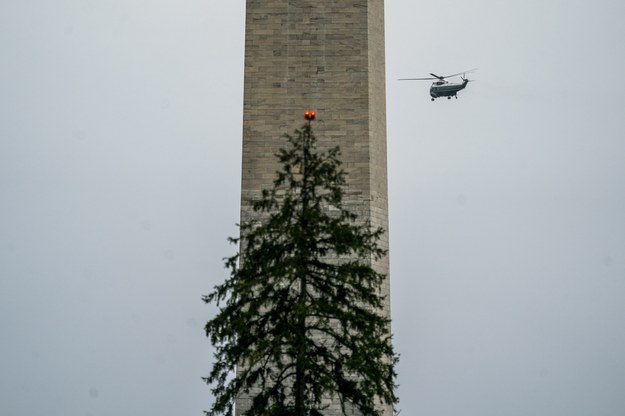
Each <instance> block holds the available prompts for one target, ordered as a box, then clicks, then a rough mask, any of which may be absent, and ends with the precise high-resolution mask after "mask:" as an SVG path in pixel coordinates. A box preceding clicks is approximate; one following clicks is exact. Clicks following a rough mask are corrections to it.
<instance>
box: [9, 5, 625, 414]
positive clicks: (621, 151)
mask: <svg viewBox="0 0 625 416" xmlns="http://www.w3.org/2000/svg"><path fill="white" fill-rule="evenodd" d="M244 12H245V4H244V1H242V0H237V1H228V2H224V1H221V2H217V1H216V0H204V1H197V0H188V1H186V0H185V1H173V0H154V1H150V2H148V1H144V0H100V1H95V0H81V1H78V0H76V1H69V0H59V1H56V2H48V1H42V0H20V1H12V0H4V1H1V2H0V334H1V338H0V414H2V415H7V416H9V415H10V416H13V415H20V416H21V415H28V416H30V415H38V414H46V415H52V416H57V415H58V416H74V415H78V416H100V415H117V416H126V415H128V416H130V415H148V414H149V415H154V416H170V415H176V416H177V415H200V414H201V412H202V410H205V409H208V407H209V405H210V402H211V397H210V392H209V389H208V388H207V387H206V386H205V385H204V384H203V383H202V381H201V379H200V378H201V377H202V376H204V375H206V374H207V373H208V371H209V369H210V365H211V354H212V350H211V346H210V344H209V342H208V340H207V339H206V338H205V337H204V335H203V331H202V327H203V324H204V322H205V321H206V320H207V319H209V318H210V317H211V316H212V315H213V313H214V309H213V308H212V307H210V306H206V305H204V304H203V303H202V302H201V296H202V295H203V294H206V293H208V292H209V291H210V290H211V288H212V287H213V285H215V284H216V283H218V282H220V281H222V280H223V279H224V278H225V277H226V276H227V275H226V271H225V270H224V269H223V264H222V258H223V257H225V256H228V255H231V254H232V253H233V252H234V250H235V247H232V246H229V245H228V244H227V242H226V237H228V236H231V235H235V234H236V233H237V229H236V227H235V226H234V224H235V223H236V222H237V221H238V214H239V186H240V168H241V161H240V160H241V131H242V127H241V123H242V94H243V38H244V22H245V15H244ZM624 15H625V3H624V2H622V1H618V0H595V1H592V2H590V1H576V0H573V1H571V0H569V1H564V0H524V1H506V2H504V1H496V0H477V1H464V2H462V1H453V2H452V1H449V0H439V1H436V2H415V1H409V0H386V46H387V48H386V57H387V60H386V70H387V121H388V146H389V153H388V160H389V205H390V207H389V215H390V237H391V288H392V310H393V330H394V333H395V347H396V349H397V351H398V352H399V353H400V354H401V361H400V364H399V366H398V368H397V370H398V372H399V383H400V388H399V396H400V400H401V402H400V404H399V407H398V409H400V410H401V411H402V415H406V416H411V415H437V416H447V415H449V416H451V415H461V414H462V415H476V416H477V415H479V416H491V415H492V416H501V415H506V416H527V415H533V416H586V415H593V416H620V415H623V414H625V394H623V392H624V391H625V390H624V389H625V323H624V322H625V133H624V128H625V106H624V104H623V100H625V81H624V79H625V43H624V40H625V25H624V24H623V16H624ZM474 67H477V68H478V71H476V72H475V73H472V74H471V76H470V78H472V79H475V80H476V82H474V83H471V84H469V86H468V88H467V89H466V90H464V91H462V92H461V93H460V94H459V99H458V100H455V99H452V100H446V99H439V100H437V101H436V102H431V101H430V98H429V95H428V89H429V83H428V82H418V81H415V82H406V81H401V82H400V81H397V79H398V78H405V77H424V76H428V73H430V72H435V73H437V74H441V75H446V74H449V73H455V72H460V71H463V70H465V69H469V68H474ZM295 127H297V126H294V128H295ZM280 133H283V132H276V134H280Z"/></svg>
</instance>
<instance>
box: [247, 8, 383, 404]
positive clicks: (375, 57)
mask: <svg viewBox="0 0 625 416" xmlns="http://www.w3.org/2000/svg"><path fill="white" fill-rule="evenodd" d="M384 78H385V71H384V1H383V0H247V6H246V26H245V86H244V111H243V161H242V162H243V163H242V167H243V168H242V169H243V171H242V184H241V222H245V221H249V220H250V219H253V218H254V215H256V213H255V212H254V211H253V210H252V209H251V203H250V202H251V200H253V199H257V198H258V197H259V196H260V194H261V191H262V189H264V188H269V187H271V185H272V182H273V179H274V178H275V172H276V170H277V169H278V165H277V163H278V162H277V161H276V158H275V156H274V154H275V153H276V152H277V151H278V149H279V148H281V147H284V139H283V137H281V136H282V134H283V133H286V132H290V131H292V130H293V129H294V128H298V127H300V126H301V125H302V124H303V122H304V118H303V114H304V111H305V110H312V111H315V112H316V114H317V120H316V121H315V122H314V123H315V125H314V128H315V135H316V136H317V138H318V141H319V145H320V147H321V148H323V147H330V146H336V145H339V146H340V148H341V152H342V162H343V168H344V169H345V171H346V173H347V181H348V182H347V190H346V192H345V198H344V200H343V202H344V205H345V206H346V207H348V208H349V209H350V210H351V211H352V212H354V213H356V214H357V215H358V217H359V218H360V219H362V220H363V221H370V223H371V225H372V226H373V227H382V228H383V229H385V230H387V229H388V209H387V173H386V172H387V168H386V108H385V99H386V98H385V80H384ZM379 244H380V246H381V247H382V248H384V249H387V248H388V235H384V237H383V239H382V240H381V241H380V242H379ZM373 266H374V268H375V269H376V270H377V271H379V272H381V273H384V274H387V275H388V257H385V258H383V259H381V260H379V261H376V262H375V264H373ZM388 282H389V279H386V284H385V287H383V288H382V295H383V296H385V297H386V299H387V302H386V305H385V310H384V311H383V313H386V314H387V315H390V304H389V302H388V299H389V284H388ZM249 405H250V402H249V397H246V396H241V397H239V399H238V400H237V403H236V413H237V415H241V414H242V413H243V412H244V411H245V409H247V408H248V407H249ZM384 411H385V414H387V415H390V414H391V412H392V409H390V406H389V408H388V409H384ZM331 414H336V415H339V414H341V410H340V407H338V405H337V407H336V411H335V412H333V413H331Z"/></svg>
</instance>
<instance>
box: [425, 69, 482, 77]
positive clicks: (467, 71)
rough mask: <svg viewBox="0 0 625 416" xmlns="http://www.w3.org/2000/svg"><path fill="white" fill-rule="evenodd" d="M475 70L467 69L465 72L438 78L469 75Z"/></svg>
mask: <svg viewBox="0 0 625 416" xmlns="http://www.w3.org/2000/svg"><path fill="white" fill-rule="evenodd" d="M476 69H477V68H473V69H469V70H466V71H462V72H458V73H457V74H452V75H445V76H444V77H440V78H441V79H443V78H451V77H457V76H458V75H464V74H469V73H471V72H473V71H475V70H476ZM430 75H434V74H430Z"/></svg>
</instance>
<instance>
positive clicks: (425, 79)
mask: <svg viewBox="0 0 625 416" xmlns="http://www.w3.org/2000/svg"><path fill="white" fill-rule="evenodd" d="M433 79H436V78H399V79H398V80H397V81H431V80H433Z"/></svg>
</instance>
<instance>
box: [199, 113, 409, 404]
mask: <svg viewBox="0 0 625 416" xmlns="http://www.w3.org/2000/svg"><path fill="white" fill-rule="evenodd" d="M285 137H286V139H287V140H288V145H289V146H288V147H287V148H286V149H280V151H279V152H278V153H277V154H276V156H277V158H278V160H279V162H280V164H281V170H280V171H279V172H277V177H276V179H275V181H274V185H273V188H271V189H267V190H264V191H263V193H262V198H260V199H259V200H257V201H255V202H254V203H253V209H254V211H256V212H257V213H258V214H259V215H258V218H260V219H257V220H255V221H249V222H245V223H242V224H241V226H240V233H241V237H240V239H239V238H231V239H230V241H231V242H233V243H235V244H240V251H239V253H237V254H235V255H234V256H232V257H230V258H228V259H226V267H227V268H229V269H230V277H229V278H228V279H227V280H226V281H225V282H224V283H223V284H221V285H218V286H216V287H215V288H214V291H213V292H212V293H210V294H209V295H207V296H205V297H204V301H205V302H207V303H209V302H214V303H216V304H217V305H218V306H219V312H218V313H217V315H216V316H215V317H214V318H213V319H212V320H210V321H209V322H208V323H207V324H206V327H205V329H206V334H207V336H208V337H209V338H210V340H211V342H212V344H213V345H214V346H215V348H216V352H215V363H214V365H213V367H212V370H211V372H210V374H209V376H208V377H206V378H205V379H204V380H205V381H206V382H207V383H208V384H209V385H211V386H212V392H213V394H214V397H215V402H214V404H213V406H212V408H211V410H210V411H208V412H206V414H207V415H208V416H216V415H220V414H224V415H226V416H232V415H233V406H234V403H235V400H236V397H237V395H238V394H240V393H244V394H248V395H250V396H251V398H252V406H251V408H250V409H249V410H248V411H247V412H246V415H247V416H269V415H275V416H283V415H293V416H319V415H322V414H323V413H324V409H325V407H324V406H327V402H325V403H326V405H324V401H323V400H322V399H323V398H324V397H325V398H327V397H334V398H335V399H336V398H338V400H339V401H340V403H341V406H342V410H343V414H345V415H346V414H347V411H348V409H350V408H356V409H358V410H359V411H360V412H361V413H362V414H363V415H365V416H377V415H379V413H380V412H379V410H378V409H379V403H383V404H386V405H394V404H395V403H397V397H396V396H395V392H394V388H395V376H396V374H395V371H394V366H395V364H396V362H397V356H396V355H395V353H394V352H393V348H392V345H391V334H390V320H389V319H388V318H387V317H385V315H384V314H383V313H382V308H383V302H384V299H383V297H382V295H381V294H380V287H381V286H382V283H383V281H384V280H385V279H386V276H385V275H383V274H380V273H378V272H376V271H375V270H374V269H373V268H372V267H371V263H372V261H375V260H377V259H379V258H381V257H383V256H385V255H386V251H385V250H383V249H381V248H380V247H379V246H378V244H377V242H378V240H379V238H380V236H381V234H382V233H383V230H382V229H372V228H371V227H370V225H369V224H368V223H364V224H363V222H362V221H360V222H359V221H357V217H356V215H354V214H353V213H351V212H350V211H349V210H347V209H346V208H344V207H343V205H342V198H343V188H344V185H345V173H344V171H343V170H342V169H341V168H340V165H341V162H340V160H339V156H340V151H339V148H338V147H335V148H333V149H330V150H328V151H326V152H321V151H318V150H317V149H316V140H315V137H314V134H313V131H312V128H311V125H310V122H308V123H307V124H305V125H304V126H303V127H302V128H301V129H300V130H296V131H295V134H294V135H293V136H290V135H285Z"/></svg>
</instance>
